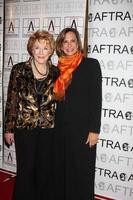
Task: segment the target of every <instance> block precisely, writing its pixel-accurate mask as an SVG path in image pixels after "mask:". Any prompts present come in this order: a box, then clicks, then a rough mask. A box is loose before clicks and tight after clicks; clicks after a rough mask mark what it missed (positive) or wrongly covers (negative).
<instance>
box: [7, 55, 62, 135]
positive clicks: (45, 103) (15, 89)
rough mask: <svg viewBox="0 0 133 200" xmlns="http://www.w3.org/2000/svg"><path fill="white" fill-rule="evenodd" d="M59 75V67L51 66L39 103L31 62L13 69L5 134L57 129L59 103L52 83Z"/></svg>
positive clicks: (8, 94) (23, 63)
mask: <svg viewBox="0 0 133 200" xmlns="http://www.w3.org/2000/svg"><path fill="white" fill-rule="evenodd" d="M58 75H59V71H58V69H57V67H55V66H53V65H51V66H50V68H49V74H48V76H47V78H46V79H45V82H44V85H43V90H42V97H41V101H40V103H39V104H38V96H37V91H36V86H35V78H34V75H33V72H32V68H31V59H29V60H28V61H26V62H22V63H18V64H16V65H14V66H13V68H12V70H11V74H10V80H9V85H8V92H7V101H6V107H5V120H4V121H5V133H8V132H10V133H14V128H24V129H27V130H31V129H33V128H36V127H37V126H39V127H41V128H53V127H54V117H55V116H54V115H55V109H56V102H55V100H54V98H53V84H54V82H55V80H56V79H57V77H58Z"/></svg>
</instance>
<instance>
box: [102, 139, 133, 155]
mask: <svg viewBox="0 0 133 200" xmlns="http://www.w3.org/2000/svg"><path fill="white" fill-rule="evenodd" d="M98 144H101V147H104V148H110V149H116V150H120V151H128V152H133V146H131V145H130V144H129V143H127V142H124V143H122V144H121V143H120V142H119V141H113V140H107V139H104V138H100V139H99V142H98Z"/></svg>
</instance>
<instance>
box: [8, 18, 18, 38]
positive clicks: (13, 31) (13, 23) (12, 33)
mask: <svg viewBox="0 0 133 200" xmlns="http://www.w3.org/2000/svg"><path fill="white" fill-rule="evenodd" d="M19 34H20V19H11V20H10V19H6V20H5V36H6V37H7V38H8V37H16V38H18V37H19Z"/></svg>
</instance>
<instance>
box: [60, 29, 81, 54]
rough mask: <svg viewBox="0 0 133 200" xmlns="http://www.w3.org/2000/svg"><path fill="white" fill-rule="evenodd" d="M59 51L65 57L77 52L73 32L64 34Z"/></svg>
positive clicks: (76, 42) (76, 43)
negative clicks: (60, 50)
mask: <svg viewBox="0 0 133 200" xmlns="http://www.w3.org/2000/svg"><path fill="white" fill-rule="evenodd" d="M61 49H62V51H63V52H64V53H65V54H66V55H67V56H71V55H74V54H75V53H76V52H77V51H78V41H77V38H76V35H75V33H74V32H71V31H70V32H67V33H66V35H65V38H64V41H63V43H62V48H61Z"/></svg>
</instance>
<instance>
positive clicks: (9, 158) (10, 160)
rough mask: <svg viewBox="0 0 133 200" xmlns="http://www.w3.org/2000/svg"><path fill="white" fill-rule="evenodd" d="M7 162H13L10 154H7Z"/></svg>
mask: <svg viewBox="0 0 133 200" xmlns="http://www.w3.org/2000/svg"><path fill="white" fill-rule="evenodd" d="M7 160H8V161H9V162H13V159H12V154H11V152H9V154H8V157H7Z"/></svg>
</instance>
